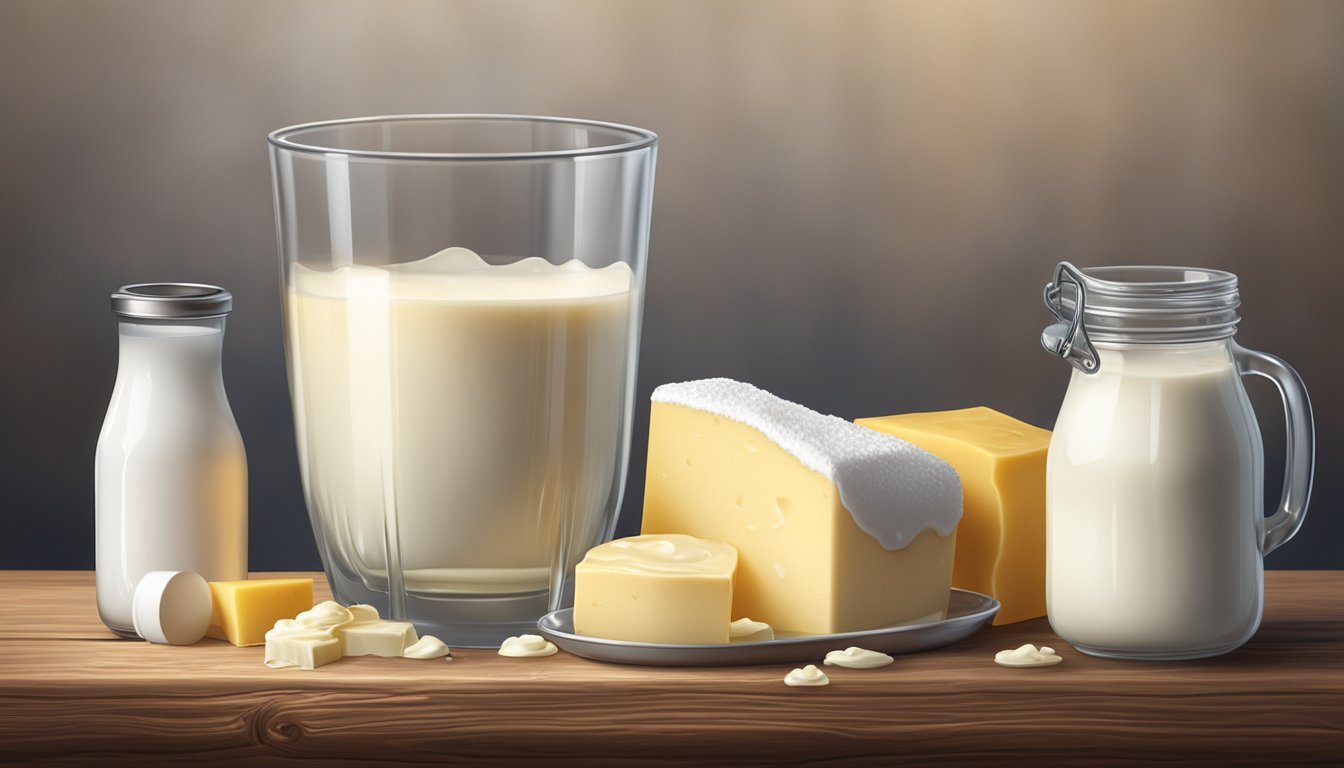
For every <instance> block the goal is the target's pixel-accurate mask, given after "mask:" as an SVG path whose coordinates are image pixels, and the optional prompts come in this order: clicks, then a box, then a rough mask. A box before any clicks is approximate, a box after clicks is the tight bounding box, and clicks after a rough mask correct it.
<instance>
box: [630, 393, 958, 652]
mask: <svg viewBox="0 0 1344 768" xmlns="http://www.w3.org/2000/svg"><path fill="white" fill-rule="evenodd" d="M960 517H961V485H960V482H959V481H958V479H957V473H956V472H955V471H954V470H953V469H952V467H950V466H948V464H947V462H945V461H943V460H941V459H939V458H937V457H936V456H933V455H931V454H929V453H927V452H925V451H923V450H921V449H919V448H917V447H915V446H913V445H910V444H909V443H906V442H904V441H901V440H897V439H895V438H893V437H890V436H889V435H881V434H878V433H876V432H873V431H872V430H867V429H863V428H862V427H858V426H856V425H854V424H852V423H850V422H847V421H845V420H844V419H840V418H836V417H834V416H825V415H823V414H820V413H817V412H815V411H812V410H809V409H807V408H805V407H803V406H801V405H798V404H797V403H791V402H788V401H786V400H782V399H780V398H778V397H775V396H774V395H771V394H770V393H768V392H764V391H762V390H760V389H757V388H756V387H753V386H751V385H749V384H743V383H741V382H736V381H731V380H728V379H707V380H703V381H692V382H687V383H683V384H667V385H663V386H661V387H658V389H657V390H655V391H654V393H653V409H652V415H651V417H650V421H649V458H648V474H647V477H646V479H645V485H644V520H643V526H642V530H643V532H644V533H646V534H651V533H656V534H666V533H685V534H690V535H692V536H703V537H705V538H708V539H715V540H718V541H723V542H727V543H728V544H731V545H733V546H734V547H736V548H737V551H738V555H739V557H740V561H739V567H738V574H737V582H736V584H735V586H734V592H733V603H734V605H733V615H735V616H750V617H751V618H753V619H756V620H758V621H764V622H766V623H768V624H770V625H771V626H772V627H774V628H775V630H776V631H780V632H793V633H803V634H809V635H811V634H831V633H836V632H848V631H852V630H863V629H875V628H879V627H887V626H893V625H896V624H903V623H913V622H923V621H933V620H938V619H942V618H944V617H945V616H946V614H947V600H948V594H949V586H950V582H951V578H952V553H953V547H954V542H955V539H956V533H955V530H956V526H957V521H958V520H959V519H960Z"/></svg>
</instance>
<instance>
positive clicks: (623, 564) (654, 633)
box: [574, 534, 737, 644]
mask: <svg viewBox="0 0 1344 768" xmlns="http://www.w3.org/2000/svg"><path fill="white" fill-rule="evenodd" d="M736 569H737V550H735V549H733V548H732V547H731V546H729V545H728V544H724V543H723V542H721V541H708V540H705V539H697V538H695V537H693V536H683V535H681V534H669V535H663V536H631V537H630V538H626V539H617V540H615V541H609V542H607V543H606V544H602V545H599V546H596V547H593V548H592V549H591V550H589V551H588V554H587V555H585V556H584V558H583V562H581V563H579V565H578V567H577V568H576V569H575V576H574V630H575V631H576V632H578V633H579V634H582V635H590V636H592V637H605V638H610V639H612V640H632V641H635V642H645V643H696V644H707V643H726V642H728V628H729V625H730V624H731V623H732V606H733V574H734V572H735V571H736Z"/></svg>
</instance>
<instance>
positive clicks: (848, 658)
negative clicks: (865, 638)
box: [825, 645, 896, 669]
mask: <svg viewBox="0 0 1344 768" xmlns="http://www.w3.org/2000/svg"><path fill="white" fill-rule="evenodd" d="M894 661H896V659H894V658H892V657H890V656H888V655H887V654H885V653H882V652H881V651H870V650H868V649H867V648H860V647H858V646H856V645H851V646H850V647H848V648H846V649H845V650H843V651H831V652H830V653H828V654H826V662H825V663H827V664H830V665H832V666H836V667H849V668H850V669H874V668H876V667H885V666H887V665H888V664H890V663H892V662H894Z"/></svg>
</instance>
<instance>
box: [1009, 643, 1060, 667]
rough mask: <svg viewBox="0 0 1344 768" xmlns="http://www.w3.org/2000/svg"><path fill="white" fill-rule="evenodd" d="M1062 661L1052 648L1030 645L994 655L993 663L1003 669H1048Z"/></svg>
mask: <svg viewBox="0 0 1344 768" xmlns="http://www.w3.org/2000/svg"><path fill="white" fill-rule="evenodd" d="M1063 660H1064V659H1063V658H1061V657H1060V656H1059V654H1057V653H1055V649H1054V648H1051V647H1049V646H1045V645H1042V646H1041V647H1040V648H1037V647H1036V646H1034V645H1032V644H1031V643H1027V644H1026V645H1022V646H1018V647H1017V648H1014V649H1011V650H1007V651H999V652H998V653H996V654H994V663H996V664H1000V665H1002V666H1005V667H1048V666H1051V665H1052V664H1058V663H1059V662H1061V661H1063Z"/></svg>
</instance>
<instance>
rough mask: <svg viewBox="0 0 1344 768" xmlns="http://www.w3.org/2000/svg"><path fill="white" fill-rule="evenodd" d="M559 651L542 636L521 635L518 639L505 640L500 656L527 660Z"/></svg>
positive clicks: (500, 647) (501, 646) (500, 649)
mask: <svg viewBox="0 0 1344 768" xmlns="http://www.w3.org/2000/svg"><path fill="white" fill-rule="evenodd" d="M557 650H559V649H557V648H556V647H555V643H552V642H551V641H549V640H547V639H546V638H544V637H542V636H541V635H519V636H517V637H509V638H505V640H504V642H503V643H502V644H501V645H500V646H499V655H500V656H511V657H513V658H525V657H529V656H550V655H551V654H553V653H555V652H556V651H557Z"/></svg>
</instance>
